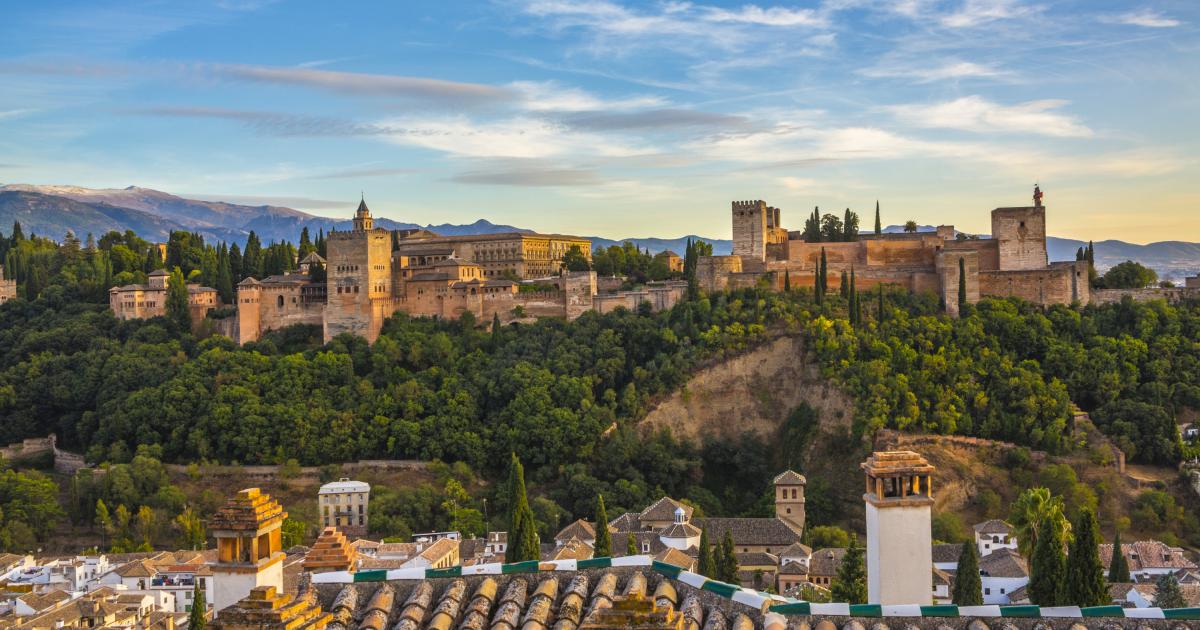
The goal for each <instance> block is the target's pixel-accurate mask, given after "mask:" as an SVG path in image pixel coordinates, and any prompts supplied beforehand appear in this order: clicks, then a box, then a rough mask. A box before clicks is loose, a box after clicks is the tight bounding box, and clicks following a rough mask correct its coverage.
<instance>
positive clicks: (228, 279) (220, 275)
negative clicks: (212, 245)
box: [216, 243, 236, 304]
mask: <svg viewBox="0 0 1200 630" xmlns="http://www.w3.org/2000/svg"><path fill="white" fill-rule="evenodd" d="M216 289H217V293H219V294H220V295H221V301H222V302H224V303H226V304H233V301H234V298H235V297H236V296H235V294H234V292H233V271H232V270H230V268H229V249H228V248H227V247H226V246H225V244H224V243H222V244H221V249H220V251H219V252H218V254H217V286H216Z"/></svg>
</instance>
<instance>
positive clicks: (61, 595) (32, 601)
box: [17, 591, 71, 612]
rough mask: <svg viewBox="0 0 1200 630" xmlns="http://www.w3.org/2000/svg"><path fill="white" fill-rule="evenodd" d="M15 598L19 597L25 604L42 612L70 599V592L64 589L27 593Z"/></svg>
mask: <svg viewBox="0 0 1200 630" xmlns="http://www.w3.org/2000/svg"><path fill="white" fill-rule="evenodd" d="M17 599H20V600H21V601H22V602H24V603H25V605H26V606H29V607H30V608H32V609H34V610H35V611H37V612H42V611H43V610H50V609H51V608H54V607H55V606H57V605H59V604H61V603H63V602H65V601H67V600H68V599H71V594H70V593H67V592H66V591H50V592H48V593H29V594H26V595H22V596H20V597H19V598H17Z"/></svg>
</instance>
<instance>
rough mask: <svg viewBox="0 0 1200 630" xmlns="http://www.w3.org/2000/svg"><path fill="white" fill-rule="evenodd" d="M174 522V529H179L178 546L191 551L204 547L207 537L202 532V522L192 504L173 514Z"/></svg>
mask: <svg viewBox="0 0 1200 630" xmlns="http://www.w3.org/2000/svg"><path fill="white" fill-rule="evenodd" d="M174 524H175V529H176V530H178V531H179V545H180V547H182V548H184V549H191V550H192V551H196V550H198V549H203V548H204V547H205V544H206V542H207V539H208V537H207V535H206V534H205V532H204V523H203V521H201V520H200V516H199V515H198V514H196V511H195V510H193V509H192V506H190V505H189V506H187V507H185V508H183V511H182V512H180V513H179V514H178V515H176V516H175V521H174Z"/></svg>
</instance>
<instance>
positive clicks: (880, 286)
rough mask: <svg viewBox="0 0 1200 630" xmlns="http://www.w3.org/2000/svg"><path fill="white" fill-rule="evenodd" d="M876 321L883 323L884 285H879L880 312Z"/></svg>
mask: <svg viewBox="0 0 1200 630" xmlns="http://www.w3.org/2000/svg"><path fill="white" fill-rule="evenodd" d="M875 321H877V322H879V323H881V324H882V323H883V285H882V284H881V285H879V313H878V316H877V317H876V318H875Z"/></svg>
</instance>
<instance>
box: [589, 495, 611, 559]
mask: <svg viewBox="0 0 1200 630" xmlns="http://www.w3.org/2000/svg"><path fill="white" fill-rule="evenodd" d="M593 549H594V551H593V555H595V556H596V557H597V558H609V557H612V534H610V533H608V514H607V513H606V512H605V511H604V495H598V496H597V497H596V544H595V545H594V546H593Z"/></svg>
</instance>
